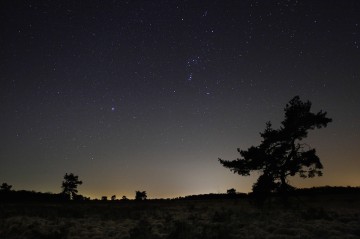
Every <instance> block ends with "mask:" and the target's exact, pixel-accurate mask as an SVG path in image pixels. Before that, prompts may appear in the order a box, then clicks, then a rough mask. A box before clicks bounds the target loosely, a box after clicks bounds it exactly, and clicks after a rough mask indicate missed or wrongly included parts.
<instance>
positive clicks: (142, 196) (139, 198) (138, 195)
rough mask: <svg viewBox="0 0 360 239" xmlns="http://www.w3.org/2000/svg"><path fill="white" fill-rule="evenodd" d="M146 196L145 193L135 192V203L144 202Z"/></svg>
mask: <svg viewBox="0 0 360 239" xmlns="http://www.w3.org/2000/svg"><path fill="white" fill-rule="evenodd" d="M146 198H147V195H146V191H142V192H141V191H136V192H135V200H136V201H143V200H146Z"/></svg>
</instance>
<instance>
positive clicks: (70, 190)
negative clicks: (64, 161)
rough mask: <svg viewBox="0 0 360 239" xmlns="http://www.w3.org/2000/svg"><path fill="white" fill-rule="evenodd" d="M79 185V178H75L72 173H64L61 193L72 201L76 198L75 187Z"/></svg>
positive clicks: (80, 182) (76, 191)
mask: <svg viewBox="0 0 360 239" xmlns="http://www.w3.org/2000/svg"><path fill="white" fill-rule="evenodd" d="M81 184H82V181H80V180H79V176H76V175H74V174H72V173H70V174H67V173H66V174H65V176H64V181H63V182H62V186H61V188H62V189H63V191H62V193H63V194H65V195H66V196H67V198H68V199H74V198H76V196H77V193H78V190H77V187H78V185H81Z"/></svg>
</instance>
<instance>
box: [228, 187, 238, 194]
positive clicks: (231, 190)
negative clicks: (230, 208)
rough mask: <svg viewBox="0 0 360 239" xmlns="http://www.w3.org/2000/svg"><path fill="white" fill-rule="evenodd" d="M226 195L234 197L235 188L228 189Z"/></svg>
mask: <svg viewBox="0 0 360 239" xmlns="http://www.w3.org/2000/svg"><path fill="white" fill-rule="evenodd" d="M226 193H227V194H229V195H234V194H236V189H235V188H230V189H228V190H227V191H226Z"/></svg>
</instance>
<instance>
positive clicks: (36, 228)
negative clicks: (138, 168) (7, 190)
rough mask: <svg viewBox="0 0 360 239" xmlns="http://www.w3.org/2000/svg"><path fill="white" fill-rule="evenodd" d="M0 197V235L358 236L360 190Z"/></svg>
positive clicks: (37, 236) (62, 236)
mask: <svg viewBox="0 0 360 239" xmlns="http://www.w3.org/2000/svg"><path fill="white" fill-rule="evenodd" d="M289 204H290V206H287V207H284V206H281V205H280V204H279V202H277V200H276V199H273V200H272V202H271V203H267V204H266V205H265V206H263V207H262V208H259V207H256V206H254V205H253V204H251V203H250V202H249V200H248V199H247V198H243V199H233V200H231V199H229V200H193V201H190V200H189V201H179V200H174V201H165V200H164V201H160V200H148V201H143V202H135V201H108V202H101V201H97V202H96V201H88V202H67V203H0V238H1V239H7V238H16V239H21V238H34V239H35V238H39V239H41V238H99V239H100V238H147V239H151V238H174V239H176V238H182V239H186V238H203V239H205V238H209V239H215V238H228V239H231V238H304V239H305V238H360V195H359V194H355V195H351V194H346V195H326V196H302V197H296V198H295V197H293V198H291V199H290V202H289Z"/></svg>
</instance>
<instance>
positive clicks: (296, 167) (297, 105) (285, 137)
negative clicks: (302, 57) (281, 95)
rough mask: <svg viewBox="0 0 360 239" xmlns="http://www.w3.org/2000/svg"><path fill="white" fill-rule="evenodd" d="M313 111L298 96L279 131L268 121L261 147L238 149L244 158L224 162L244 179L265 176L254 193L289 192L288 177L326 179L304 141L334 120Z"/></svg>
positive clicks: (287, 111) (261, 178)
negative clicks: (251, 176) (257, 173)
mask: <svg viewBox="0 0 360 239" xmlns="http://www.w3.org/2000/svg"><path fill="white" fill-rule="evenodd" d="M310 110H311V102H310V101H306V102H303V101H301V100H300V97H299V96H295V97H294V98H293V99H291V100H290V101H289V103H288V104H287V105H286V107H285V109H284V111H285V119H284V120H283V121H282V122H281V126H280V128H279V129H273V128H272V124H271V123H270V122H267V123H266V127H265V130H264V132H262V133H260V136H261V137H262V139H263V140H262V141H261V144H260V145H259V146H251V147H250V148H248V149H247V150H240V149H238V152H239V153H240V155H241V158H238V159H236V160H232V161H227V160H223V159H220V158H219V161H220V163H221V164H222V165H223V166H224V167H226V168H229V169H230V170H231V171H233V172H234V173H238V174H239V175H242V176H249V175H250V173H251V172H252V171H259V172H260V173H261V175H260V177H259V178H258V180H257V182H256V183H255V184H254V185H253V192H271V191H287V190H288V189H289V188H290V187H291V186H290V185H289V184H288V181H287V177H288V176H295V175H297V174H298V175H300V177H303V178H312V177H315V176H322V169H323V165H322V164H321V162H320V159H319V157H318V156H317V154H316V150H315V149H314V148H311V147H310V146H309V145H307V144H305V143H302V140H303V139H304V138H306V137H307V136H308V132H309V131H310V130H314V129H320V128H322V127H326V126H327V124H328V123H330V122H332V119H330V118H327V117H326V114H327V113H326V112H323V111H319V112H317V113H312V112H310Z"/></svg>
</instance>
